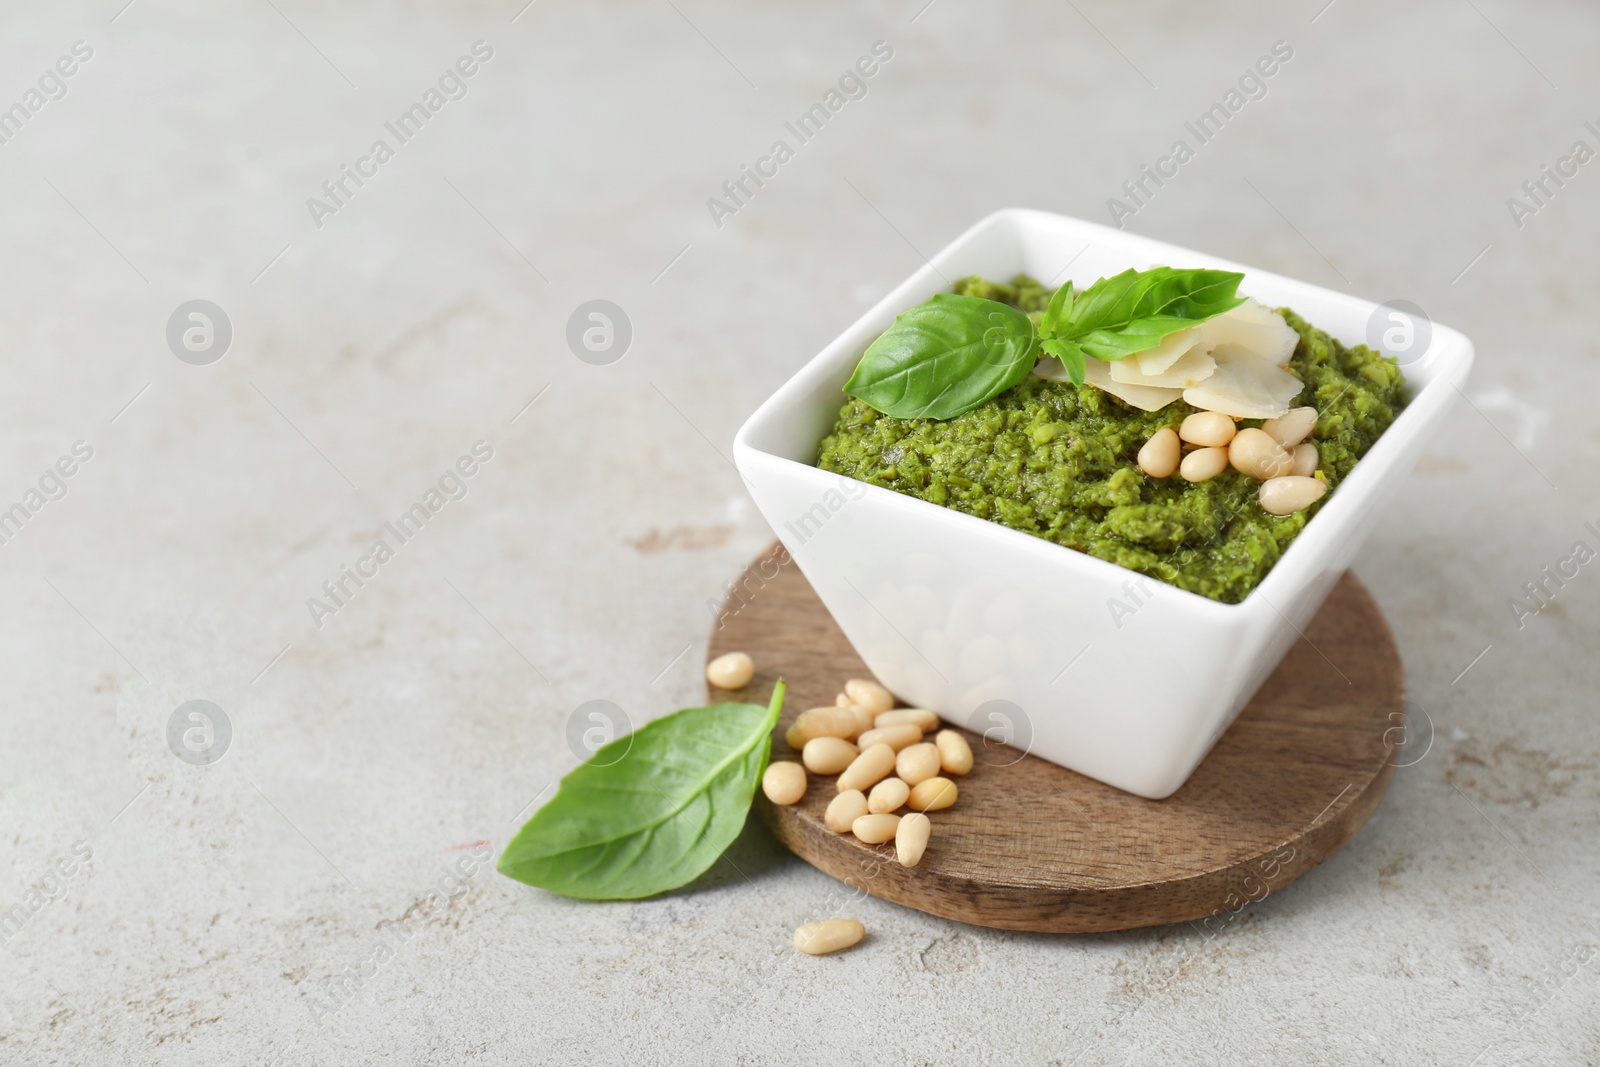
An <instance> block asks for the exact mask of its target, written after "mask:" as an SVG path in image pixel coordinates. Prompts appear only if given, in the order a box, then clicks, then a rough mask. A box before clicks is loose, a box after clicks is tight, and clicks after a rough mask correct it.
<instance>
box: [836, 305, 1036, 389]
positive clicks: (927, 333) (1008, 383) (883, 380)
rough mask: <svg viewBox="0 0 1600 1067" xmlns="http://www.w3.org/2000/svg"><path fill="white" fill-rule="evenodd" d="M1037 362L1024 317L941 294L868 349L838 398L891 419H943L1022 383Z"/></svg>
mask: <svg viewBox="0 0 1600 1067" xmlns="http://www.w3.org/2000/svg"><path fill="white" fill-rule="evenodd" d="M1036 358H1037V357H1036V355H1035V351H1034V336H1033V323H1032V321H1030V320H1029V318H1028V316H1027V315H1026V314H1025V313H1024V312H1022V311H1019V310H1018V309H1016V308H1014V307H1012V306H1011V305H1009V304H1002V303H1000V302H999V301H997V300H985V299H984V298H982V297H977V296H958V295H954V294H951V293H941V294H939V295H938V296H935V297H934V298H932V299H931V300H928V301H926V302H925V303H921V304H918V305H917V306H916V307H914V308H912V309H911V310H910V311H906V312H904V313H902V314H901V315H899V316H898V317H897V318H896V319H895V320H894V325H893V326H891V327H889V328H888V329H887V330H885V331H884V332H883V334H882V336H880V337H879V338H878V339H877V340H876V341H873V342H872V344H870V345H868V346H867V350H866V352H865V353H864V354H863V355H862V357H861V362H860V363H859V364H857V365H856V370H855V373H854V374H852V375H851V376H850V380H849V381H848V382H846V383H845V386H844V391H845V392H846V393H848V394H850V395H851V396H854V397H859V398H860V399H861V400H863V401H865V402H866V403H867V404H868V405H869V406H871V407H873V408H875V409H876V410H878V411H881V412H883V413H884V414H885V415H892V416H894V417H895V418H899V419H949V418H954V417H955V416H957V415H960V414H962V413H963V412H966V411H971V410H972V409H973V408H975V407H977V406H978V405H979V404H982V403H984V402H985V401H987V400H989V399H991V398H992V397H994V396H996V395H997V394H999V393H1000V392H1001V391H1003V390H1006V389H1009V388H1011V387H1012V386H1013V385H1016V384H1017V383H1018V382H1020V381H1022V379H1023V378H1026V377H1027V376H1028V372H1029V371H1031V370H1032V369H1033V365H1034V363H1035V362H1036Z"/></svg>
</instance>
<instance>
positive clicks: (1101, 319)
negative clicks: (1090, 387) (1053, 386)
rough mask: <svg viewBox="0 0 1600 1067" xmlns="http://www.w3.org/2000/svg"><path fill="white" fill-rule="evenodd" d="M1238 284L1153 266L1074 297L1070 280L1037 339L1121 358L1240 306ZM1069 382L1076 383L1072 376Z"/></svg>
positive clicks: (1215, 273) (1223, 276) (1212, 274)
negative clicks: (1057, 341) (1060, 342)
mask: <svg viewBox="0 0 1600 1067" xmlns="http://www.w3.org/2000/svg"><path fill="white" fill-rule="evenodd" d="M1243 280H1244V275H1243V274H1238V273H1235V272H1233V271H1223V270H1175V269H1173V268H1172V267H1155V268H1153V269H1151V270H1145V271H1136V270H1126V271H1123V272H1122V273H1121V274H1118V275H1115V276H1113V277H1110V278H1101V279H1100V280H1099V281H1097V282H1095V283H1094V284H1093V285H1091V286H1089V288H1087V289H1085V290H1084V291H1083V292H1081V293H1078V294H1074V293H1073V292H1072V286H1071V283H1070V282H1069V283H1068V284H1067V285H1064V286H1062V287H1061V289H1060V290H1058V291H1057V292H1056V295H1055V296H1054V297H1053V298H1052V299H1051V301H1050V306H1049V307H1048V308H1047V309H1046V310H1045V313H1044V316H1043V318H1042V319H1041V320H1040V323H1039V336H1040V337H1041V338H1043V339H1045V340H1052V339H1054V340H1059V341H1064V342H1070V343H1071V345H1072V346H1074V347H1075V348H1076V349H1077V350H1079V351H1081V352H1082V353H1084V354H1087V355H1090V356H1093V357H1095V358H1096V359H1100V360H1105V361H1107V362H1111V361H1113V360H1118V359H1122V358H1123V357H1124V356H1131V355H1134V354H1135V353H1138V352H1144V351H1146V350H1148V349H1151V348H1154V347H1155V346H1156V345H1158V344H1160V343H1161V341H1162V339H1163V338H1165V337H1166V336H1167V335H1168V334H1173V333H1177V332H1178V331H1179V330H1185V329H1188V328H1189V327H1191V326H1198V325H1199V324H1200V323H1202V322H1205V321H1206V320H1207V319H1211V318H1215V317H1216V316H1218V315H1221V314H1224V313H1226V312H1229V311H1232V310H1233V309H1234V308H1236V307H1238V306H1239V305H1240V304H1242V303H1244V299H1245V298H1244V297H1242V296H1239V295H1238V292H1237V291H1238V288H1239V283H1240V282H1241V281H1243ZM1063 293H1065V294H1066V296H1065V298H1064V299H1063V296H1062V294H1063ZM1069 351H1070V349H1069ZM1051 354H1052V355H1058V356H1059V355H1060V353H1058V352H1054V351H1052V352H1051ZM1062 362H1063V363H1066V364H1067V369H1068V372H1069V373H1072V371H1073V367H1072V364H1071V363H1068V361H1067V359H1066V358H1062ZM1073 381H1074V382H1076V381H1078V376H1077V375H1076V374H1073Z"/></svg>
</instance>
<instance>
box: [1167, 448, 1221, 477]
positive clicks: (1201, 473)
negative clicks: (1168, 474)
mask: <svg viewBox="0 0 1600 1067" xmlns="http://www.w3.org/2000/svg"><path fill="white" fill-rule="evenodd" d="M1227 469H1228V450H1227V449H1226V448H1197V449H1195V450H1194V451H1193V452H1190V453H1189V454H1188V455H1187V456H1184V457H1183V462H1182V463H1179V464H1178V473H1179V474H1181V475H1183V480H1184V481H1186V482H1208V481H1210V480H1211V479H1213V478H1215V477H1216V476H1217V475H1219V474H1221V473H1222V472H1223V471H1225V470H1227Z"/></svg>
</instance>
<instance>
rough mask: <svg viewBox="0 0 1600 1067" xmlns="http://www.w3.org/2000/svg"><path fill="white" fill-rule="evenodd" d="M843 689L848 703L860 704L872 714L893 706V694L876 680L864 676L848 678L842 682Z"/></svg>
mask: <svg viewBox="0 0 1600 1067" xmlns="http://www.w3.org/2000/svg"><path fill="white" fill-rule="evenodd" d="M844 691H845V694H846V695H847V696H849V697H850V703H852V704H860V705H861V706H862V707H864V708H867V709H868V710H870V711H871V712H872V713H873V714H874V715H876V714H877V713H878V712H880V711H888V710H889V709H890V708H892V707H894V696H893V695H892V694H891V693H890V692H889V691H888V690H887V689H885V688H884V687H883V686H881V685H879V684H878V683H877V682H872V681H868V680H867V679H865V678H852V679H850V680H849V681H848V682H846V683H844Z"/></svg>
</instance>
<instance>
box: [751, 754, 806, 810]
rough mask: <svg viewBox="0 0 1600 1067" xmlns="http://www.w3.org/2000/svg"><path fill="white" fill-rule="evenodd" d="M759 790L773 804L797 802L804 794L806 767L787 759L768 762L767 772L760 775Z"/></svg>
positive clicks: (787, 804) (785, 804)
mask: <svg viewBox="0 0 1600 1067" xmlns="http://www.w3.org/2000/svg"><path fill="white" fill-rule="evenodd" d="M761 791H762V792H763V793H765V794H767V799H768V800H770V801H772V802H773V803H774V804H781V805H783V806H784V807H788V806H789V805H790V804H798V803H800V799H801V798H802V797H804V796H805V795H806V769H805V768H804V767H802V766H800V764H798V763H790V762H789V761H787V760H784V761H783V762H781V763H773V764H769V765H768V766H767V773H766V774H763V775H762V776H761Z"/></svg>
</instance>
